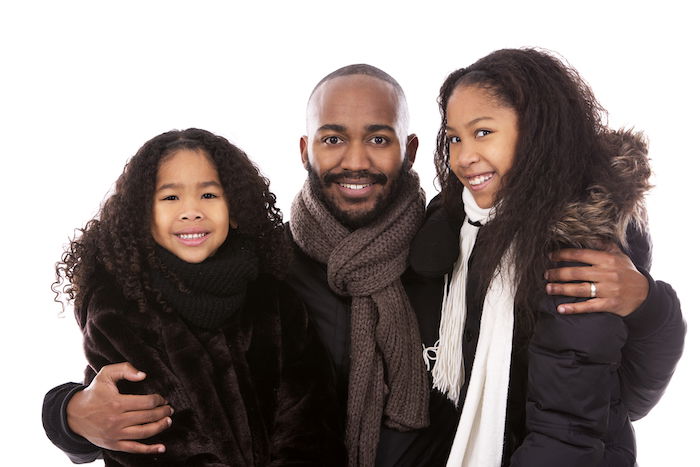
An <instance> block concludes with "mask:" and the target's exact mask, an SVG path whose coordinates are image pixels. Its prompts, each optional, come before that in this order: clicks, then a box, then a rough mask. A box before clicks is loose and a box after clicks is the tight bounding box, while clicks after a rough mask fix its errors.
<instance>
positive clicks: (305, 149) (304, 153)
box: [299, 136, 309, 167]
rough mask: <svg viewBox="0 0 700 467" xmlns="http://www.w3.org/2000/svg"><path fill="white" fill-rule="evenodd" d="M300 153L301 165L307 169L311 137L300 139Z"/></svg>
mask: <svg viewBox="0 0 700 467" xmlns="http://www.w3.org/2000/svg"><path fill="white" fill-rule="evenodd" d="M299 152H301V163H302V164H304V167H306V166H307V165H308V164H309V137H308V136H302V137H301V138H299Z"/></svg>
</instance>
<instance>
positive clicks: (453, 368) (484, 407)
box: [433, 188, 515, 467]
mask: <svg viewBox="0 0 700 467" xmlns="http://www.w3.org/2000/svg"><path fill="white" fill-rule="evenodd" d="M462 199H463V200H464V210H465V213H466V218H465V220H464V223H463V224H462V229H461V231H460V255H459V257H458V258H457V262H456V263H455V266H454V269H453V272H452V281H451V282H450V284H449V288H448V286H447V277H446V278H445V281H446V284H445V293H444V296H443V307H442V318H441V321H440V340H439V342H440V345H439V347H438V350H437V361H436V363H435V367H434V368H433V386H434V387H435V388H437V389H438V390H440V391H441V392H443V393H444V394H445V395H446V396H447V397H448V398H449V399H450V400H452V401H453V402H454V403H455V405H457V403H458V401H459V393H460V390H461V388H462V385H463V384H464V363H463V354H462V335H463V333H464V322H465V319H466V314H467V309H466V289H467V276H468V272H469V271H468V262H469V257H470V256H471V253H472V250H473V248H474V243H475V242H476V236H477V234H478V232H479V227H476V226H474V225H472V224H470V223H469V220H471V221H472V222H479V223H481V224H482V225H483V224H485V223H486V222H488V220H489V218H490V216H491V214H492V209H482V208H479V206H478V205H477V204H476V202H475V201H474V198H473V197H472V195H471V193H470V192H469V190H468V189H467V188H465V189H464V190H463V193H462ZM512 267H513V266H512V252H511V251H510V249H509V250H508V251H507V252H506V254H505V255H504V257H503V258H502V259H501V263H500V265H499V269H498V270H497V273H496V275H495V276H494V277H493V279H492V280H491V284H490V286H489V288H488V290H487V292H486V297H485V299H484V307H483V311H482V315H481V327H480V330H479V341H478V343H477V347H476V354H475V357H474V364H473V366H472V373H471V377H470V380H469V386H468V388H467V394H466V399H465V401H464V407H463V409H462V415H461V417H460V420H459V425H458V427H457V434H456V435H455V439H454V442H453V444H452V450H451V452H450V457H449V460H448V462H447V466H448V467H462V466H478V467H498V466H500V465H501V458H502V455H503V437H504V431H505V418H506V405H507V399H508V383H509V378H510V357H511V348H512V339H513V304H514V302H515V290H514V289H515V286H514V283H513V270H512Z"/></svg>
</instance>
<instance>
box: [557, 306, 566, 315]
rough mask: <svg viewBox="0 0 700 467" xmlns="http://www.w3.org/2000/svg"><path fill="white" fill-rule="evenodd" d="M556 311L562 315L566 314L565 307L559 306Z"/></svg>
mask: <svg viewBox="0 0 700 467" xmlns="http://www.w3.org/2000/svg"><path fill="white" fill-rule="evenodd" d="M557 311H558V312H559V313H561V314H564V313H566V307H565V306H564V305H559V306H558V307H557Z"/></svg>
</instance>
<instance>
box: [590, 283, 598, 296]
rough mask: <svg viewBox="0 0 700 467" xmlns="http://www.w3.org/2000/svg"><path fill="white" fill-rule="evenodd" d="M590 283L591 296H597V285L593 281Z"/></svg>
mask: <svg viewBox="0 0 700 467" xmlns="http://www.w3.org/2000/svg"><path fill="white" fill-rule="evenodd" d="M589 284H590V285H591V298H595V297H596V291H597V289H596V286H595V284H594V283H593V282H589Z"/></svg>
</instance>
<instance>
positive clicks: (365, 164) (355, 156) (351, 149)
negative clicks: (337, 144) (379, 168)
mask: <svg viewBox="0 0 700 467" xmlns="http://www.w3.org/2000/svg"><path fill="white" fill-rule="evenodd" d="M371 165H372V164H371V162H370V158H369V154H368V152H367V147H366V146H365V144H364V143H363V142H362V141H354V142H352V143H350V144H349V145H348V148H347V150H346V151H345V154H343V159H342V161H341V163H340V166H341V168H342V169H344V170H352V171H357V170H368V169H369V168H370V167H371Z"/></svg>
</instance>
